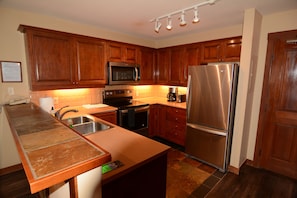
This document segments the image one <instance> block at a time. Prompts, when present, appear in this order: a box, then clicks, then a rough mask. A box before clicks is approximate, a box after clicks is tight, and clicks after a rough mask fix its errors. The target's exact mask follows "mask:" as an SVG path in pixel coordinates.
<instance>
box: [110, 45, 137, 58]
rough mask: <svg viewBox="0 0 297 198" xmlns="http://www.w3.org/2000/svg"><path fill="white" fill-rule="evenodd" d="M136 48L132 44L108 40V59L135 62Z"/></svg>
mask: <svg viewBox="0 0 297 198" xmlns="http://www.w3.org/2000/svg"><path fill="white" fill-rule="evenodd" d="M137 54H138V48H137V47H136V46H134V45H128V44H124V43H117V42H109V43H108V49H107V57H108V61H115V62H129V63H137V62H138V60H137Z"/></svg>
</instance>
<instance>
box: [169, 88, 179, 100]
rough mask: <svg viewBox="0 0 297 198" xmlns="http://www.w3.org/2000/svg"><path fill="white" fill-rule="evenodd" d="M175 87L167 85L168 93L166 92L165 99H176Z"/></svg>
mask: <svg viewBox="0 0 297 198" xmlns="http://www.w3.org/2000/svg"><path fill="white" fill-rule="evenodd" d="M176 94H177V88H173V87H169V93H168V94H167V101H168V102H174V101H176Z"/></svg>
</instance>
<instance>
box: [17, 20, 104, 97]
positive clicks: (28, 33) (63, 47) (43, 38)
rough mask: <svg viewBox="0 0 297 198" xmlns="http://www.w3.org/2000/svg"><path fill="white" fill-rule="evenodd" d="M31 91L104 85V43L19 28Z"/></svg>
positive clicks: (33, 28) (93, 39)
mask: <svg viewBox="0 0 297 198" xmlns="http://www.w3.org/2000/svg"><path fill="white" fill-rule="evenodd" d="M19 30H20V31H21V32H23V33H25V46H26V53H27V60H28V72H29V78H30V86H31V89H32V90H34V91H35V90H50V89H63V88H79V87H99V86H103V85H104V84H106V82H107V75H106V71H105V67H106V66H105V62H106V56H105V42H104V41H102V40H100V39H96V38H91V37H83V36H79V35H74V34H69V33H65V32H58V31H54V30H47V29H43V28H36V27H30V26H23V25H20V27H19Z"/></svg>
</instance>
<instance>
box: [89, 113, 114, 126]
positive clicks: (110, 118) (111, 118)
mask: <svg viewBox="0 0 297 198" xmlns="http://www.w3.org/2000/svg"><path fill="white" fill-rule="evenodd" d="M92 115H93V116H95V117H97V118H100V119H102V120H105V121H107V122H110V123H112V124H115V125H116V124H117V112H116V111H111V112H102V113H94V114H92Z"/></svg>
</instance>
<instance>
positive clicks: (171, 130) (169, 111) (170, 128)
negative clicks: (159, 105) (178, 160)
mask: <svg viewBox="0 0 297 198" xmlns="http://www.w3.org/2000/svg"><path fill="white" fill-rule="evenodd" d="M166 124H167V127H166V129H167V131H166V138H167V139H168V140H169V141H171V142H174V143H176V144H179V145H182V146H184V145H185V138H186V110H185V109H180V108H175V107H166Z"/></svg>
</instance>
